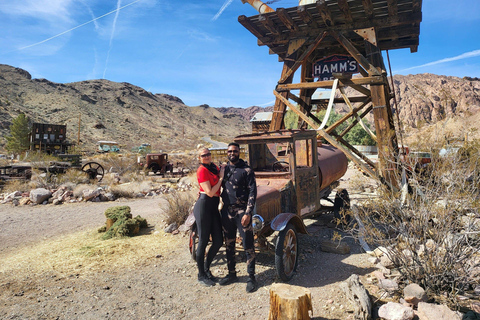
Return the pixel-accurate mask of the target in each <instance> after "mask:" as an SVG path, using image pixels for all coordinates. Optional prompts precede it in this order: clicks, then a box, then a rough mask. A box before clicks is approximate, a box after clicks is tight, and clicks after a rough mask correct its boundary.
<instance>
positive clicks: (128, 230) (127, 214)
mask: <svg viewBox="0 0 480 320" xmlns="http://www.w3.org/2000/svg"><path fill="white" fill-rule="evenodd" d="M105 217H106V218H107V219H110V220H111V221H112V222H113V224H112V226H111V227H110V228H109V229H108V230H106V229H107V228H106V226H105V227H102V228H100V229H99V230H98V231H99V232H105V234H104V235H103V236H102V239H104V240H106V239H111V238H114V237H131V236H134V235H135V234H137V233H138V232H139V230H140V229H141V228H146V227H147V226H148V223H147V220H146V219H144V218H142V217H141V216H136V217H135V218H132V214H131V209H130V207H129V206H117V207H110V208H108V209H107V210H105Z"/></svg>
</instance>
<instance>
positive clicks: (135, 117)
mask: <svg viewBox="0 0 480 320" xmlns="http://www.w3.org/2000/svg"><path fill="white" fill-rule="evenodd" d="M21 112H23V113H25V114H26V115H27V116H28V117H29V118H30V119H31V120H32V121H33V122H40V123H52V124H66V125H67V138H68V140H70V141H72V142H75V143H77V142H80V145H81V146H82V149H85V150H95V142H96V141H98V140H114V141H117V142H118V143H120V145H121V146H123V147H125V148H127V150H130V148H132V147H134V146H138V145H140V144H141V143H143V142H148V143H150V144H151V145H152V148H153V150H165V151H172V150H185V149H189V148H193V147H194V146H195V145H196V144H198V143H201V142H202V140H201V138H202V137H204V136H208V135H212V136H214V137H215V138H216V139H217V140H220V141H229V140H230V139H231V138H232V137H233V136H235V135H236V134H239V133H247V132H249V128H250V124H249V123H248V122H247V121H245V120H244V119H243V118H242V117H241V116H240V115H237V114H228V115H225V114H223V113H221V112H220V111H218V110H217V109H215V108H210V107H209V106H208V105H201V106H195V107H189V106H186V105H185V104H184V103H183V101H182V100H181V99H180V98H177V97H174V96H171V95H168V94H152V93H150V92H147V91H145V90H144V89H142V88H140V87H137V86H134V85H131V84H129V83H117V82H112V81H108V80H90V81H81V82H74V83H66V84H61V83H54V82H51V81H48V80H46V79H32V77H31V75H30V74H29V73H28V72H27V71H25V70H22V69H19V68H13V67H11V66H7V65H0V132H1V136H2V141H0V145H3V144H4V143H5V138H4V137H5V136H6V135H7V134H8V133H9V126H10V124H11V121H12V118H14V117H16V116H17V115H18V114H19V113H21ZM79 126H80V130H79ZM78 133H80V134H78ZM78 136H80V139H78ZM78 140H79V141H78Z"/></svg>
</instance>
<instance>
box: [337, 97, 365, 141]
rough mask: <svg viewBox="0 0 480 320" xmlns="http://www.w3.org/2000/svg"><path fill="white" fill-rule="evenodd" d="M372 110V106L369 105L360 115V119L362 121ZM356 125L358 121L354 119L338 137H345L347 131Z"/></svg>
mask: <svg viewBox="0 0 480 320" xmlns="http://www.w3.org/2000/svg"><path fill="white" fill-rule="evenodd" d="M370 101H371V99H370ZM372 110H373V105H370V106H369V107H368V108H367V109H365V111H363V112H362V114H361V115H360V119H363V118H364V117H365V116H366V115H367V114H368V113H369V112H370V111H372ZM357 123H358V120H357V119H354V120H353V122H352V123H351V124H350V125H349V126H348V127H346V128H345V130H343V131H342V133H340V134H339V136H340V137H343V136H344V135H346V134H347V133H348V131H350V130H351V129H352V128H353V127H355V125H356V124H357Z"/></svg>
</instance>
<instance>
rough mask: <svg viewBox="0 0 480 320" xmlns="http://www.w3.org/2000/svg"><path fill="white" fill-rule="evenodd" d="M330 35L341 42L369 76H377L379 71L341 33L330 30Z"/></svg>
mask: <svg viewBox="0 0 480 320" xmlns="http://www.w3.org/2000/svg"><path fill="white" fill-rule="evenodd" d="M330 34H331V35H332V36H334V37H335V39H337V41H338V42H340V43H341V44H342V46H343V47H344V48H345V50H347V51H348V53H350V55H351V56H352V57H353V58H354V59H355V60H357V62H358V63H359V64H360V65H361V66H362V67H363V68H364V69H365V70H367V71H368V74H369V75H371V76H379V75H381V73H380V72H379V71H378V70H377V68H375V67H374V66H373V65H371V64H370V62H369V61H368V60H367V59H366V58H365V57H364V56H363V55H362V54H361V53H360V52H359V51H358V50H357V48H355V46H353V45H352V43H351V42H350V41H348V39H347V38H345V36H344V35H343V34H341V33H338V32H330Z"/></svg>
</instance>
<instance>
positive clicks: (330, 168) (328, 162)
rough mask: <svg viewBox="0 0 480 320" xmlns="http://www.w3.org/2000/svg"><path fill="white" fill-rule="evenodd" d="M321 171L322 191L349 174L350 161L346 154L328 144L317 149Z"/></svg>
mask: <svg viewBox="0 0 480 320" xmlns="http://www.w3.org/2000/svg"><path fill="white" fill-rule="evenodd" d="M317 153H318V167H319V169H320V170H319V171H320V177H319V179H320V190H323V189H324V188H326V187H328V186H329V185H331V184H332V183H333V182H335V181H337V180H339V179H340V178H341V177H343V175H344V174H345V172H347V167H348V160H347V157H346V156H345V154H344V153H343V152H342V151H341V150H339V149H337V148H335V147H333V146H331V145H328V144H322V145H321V146H319V147H317Z"/></svg>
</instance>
